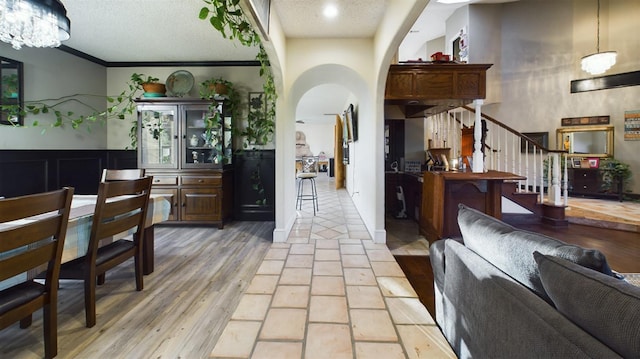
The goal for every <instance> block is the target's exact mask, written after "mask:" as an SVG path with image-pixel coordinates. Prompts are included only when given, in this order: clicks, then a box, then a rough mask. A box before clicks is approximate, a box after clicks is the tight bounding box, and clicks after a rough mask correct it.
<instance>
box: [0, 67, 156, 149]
mask: <svg viewBox="0 0 640 359" xmlns="http://www.w3.org/2000/svg"><path fill="white" fill-rule="evenodd" d="M149 78H152V77H145V75H143V74H137V73H134V74H133V75H131V78H130V79H129V81H127V86H126V89H125V90H123V91H122V92H121V93H120V94H119V95H117V96H103V95H92V94H73V95H68V96H63V97H59V98H53V99H43V100H35V101H25V103H24V106H22V107H21V106H20V105H2V106H0V109H1V110H2V111H7V112H8V114H9V115H10V116H14V115H15V116H18V115H20V116H23V117H24V118H25V119H26V116H27V115H53V116H54V121H53V123H51V124H50V126H49V127H52V128H60V127H64V126H65V125H69V126H71V128H72V129H74V130H77V129H79V128H80V127H82V126H87V130H88V131H89V132H90V131H91V125H92V124H96V123H99V124H104V123H106V121H107V120H109V119H119V120H124V119H125V115H131V114H134V113H135V112H136V103H135V99H136V98H137V97H139V93H140V91H142V83H143V82H145V81H146V80H147V79H149ZM152 79H153V78H152ZM156 80H157V79H156ZM90 98H103V99H105V100H106V101H107V108H106V109H105V110H98V109H96V108H95V107H93V106H91V105H89V104H88V102H89V101H88V100H89V99H90ZM72 103H76V104H80V105H82V106H85V107H86V108H88V110H89V111H90V114H88V115H83V114H77V113H75V112H73V111H65V110H64V108H65V106H67V105H70V104H72ZM14 126H17V125H14ZM30 126H31V127H39V126H42V125H41V124H40V122H39V121H38V120H37V119H35V120H33V121H32V122H31V123H30ZM136 126H137V122H136V121H133V124H132V126H131V129H130V131H129V138H130V140H131V144H130V147H129V146H128V147H127V149H129V148H131V149H135V148H136V146H137V131H136V129H137V127H136ZM46 130H47V127H46V126H42V131H41V133H42V134H44V133H45V132H46Z"/></svg>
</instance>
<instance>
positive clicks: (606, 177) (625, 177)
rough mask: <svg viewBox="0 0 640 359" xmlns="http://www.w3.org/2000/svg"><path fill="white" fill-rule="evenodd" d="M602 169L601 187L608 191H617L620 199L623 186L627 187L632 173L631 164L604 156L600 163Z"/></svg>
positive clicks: (623, 189) (623, 190)
mask: <svg viewBox="0 0 640 359" xmlns="http://www.w3.org/2000/svg"><path fill="white" fill-rule="evenodd" d="M600 170H601V171H602V189H603V190H604V191H606V192H609V193H617V194H618V195H619V197H620V200H622V195H623V193H624V192H625V188H626V187H628V185H629V182H630V180H631V176H632V175H633V173H632V172H631V166H629V165H628V164H626V163H624V162H621V161H619V160H617V159H615V158H613V157H612V158H605V159H603V160H602V162H601V163H600Z"/></svg>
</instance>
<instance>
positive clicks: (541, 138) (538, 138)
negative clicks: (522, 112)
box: [520, 132, 549, 153]
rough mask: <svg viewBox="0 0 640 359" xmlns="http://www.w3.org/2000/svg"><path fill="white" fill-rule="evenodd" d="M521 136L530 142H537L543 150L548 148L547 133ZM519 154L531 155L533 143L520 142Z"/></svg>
mask: <svg viewBox="0 0 640 359" xmlns="http://www.w3.org/2000/svg"><path fill="white" fill-rule="evenodd" d="M522 134H523V135H525V136H527V137H529V138H530V139H531V140H532V141H535V142H537V143H538V144H540V145H542V147H544V148H549V132H523V133H522ZM520 152H522V153H525V152H526V153H532V152H533V143H532V142H530V141H526V140H524V139H521V140H520Z"/></svg>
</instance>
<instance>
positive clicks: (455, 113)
mask: <svg viewBox="0 0 640 359" xmlns="http://www.w3.org/2000/svg"><path fill="white" fill-rule="evenodd" d="M475 116H476V115H475V110H474V109H473V108H471V107H468V106H462V107H459V108H456V109H453V110H450V111H448V112H443V113H439V114H436V115H433V116H430V117H427V123H426V126H427V128H429V129H430V131H427V140H428V143H429V146H430V147H431V148H434V147H435V148H444V147H446V148H450V155H451V156H452V157H453V159H461V158H462V156H470V155H471V154H470V153H463V152H464V151H465V149H466V148H465V149H463V142H462V141H463V140H462V131H463V129H469V128H473V127H474V122H475ZM481 118H482V127H483V133H484V135H483V137H484V141H483V142H484V144H483V149H484V151H483V152H484V154H485V156H484V157H485V161H484V169H485V171H487V170H496V171H503V172H510V173H514V174H517V175H519V176H522V177H525V178H526V179H524V180H520V181H518V183H517V191H518V192H533V193H537V194H538V196H539V197H538V202H539V203H545V202H546V203H548V204H551V205H555V206H567V197H568V195H567V192H568V182H567V161H566V159H567V153H566V151H562V150H550V149H548V148H546V147H545V146H543V144H541V143H538V142H537V141H535V140H533V139H531V138H529V137H527V136H525V135H523V134H522V133H520V132H518V131H516V130H514V129H512V128H510V127H509V126H507V125H505V124H503V123H501V122H499V121H497V120H495V119H493V118H491V117H489V116H487V115H484V114H482V115H481ZM469 132H470V133H473V131H469ZM467 151H468V150H467ZM458 161H459V160H458ZM458 161H455V162H458Z"/></svg>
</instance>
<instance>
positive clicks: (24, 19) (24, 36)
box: [0, 0, 71, 50]
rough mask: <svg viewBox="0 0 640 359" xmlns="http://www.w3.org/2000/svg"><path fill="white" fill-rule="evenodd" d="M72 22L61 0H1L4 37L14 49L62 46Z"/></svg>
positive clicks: (0, 37) (0, 34) (1, 33)
mask: <svg viewBox="0 0 640 359" xmlns="http://www.w3.org/2000/svg"><path fill="white" fill-rule="evenodd" d="M70 27H71V22H70V21H69V18H68V17H67V10H66V9H65V8H64V5H62V3H61V2H60V1H59V0H0V40H1V41H3V42H6V43H9V44H11V46H13V48H14V49H16V50H20V49H21V48H22V46H28V47H58V46H60V42H61V41H64V40H67V39H68V38H69V29H70Z"/></svg>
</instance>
